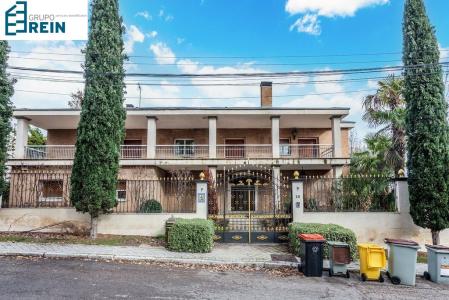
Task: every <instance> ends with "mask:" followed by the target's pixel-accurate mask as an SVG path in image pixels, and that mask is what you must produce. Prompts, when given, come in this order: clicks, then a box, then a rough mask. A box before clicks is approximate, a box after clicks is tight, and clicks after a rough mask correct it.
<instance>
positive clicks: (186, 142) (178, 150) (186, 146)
mask: <svg viewBox="0 0 449 300" xmlns="http://www.w3.org/2000/svg"><path fill="white" fill-rule="evenodd" d="M194 144H195V141H194V140H192V139H179V140H175V146H176V147H175V154H176V155H177V156H193V154H194V153H195V151H194Z"/></svg>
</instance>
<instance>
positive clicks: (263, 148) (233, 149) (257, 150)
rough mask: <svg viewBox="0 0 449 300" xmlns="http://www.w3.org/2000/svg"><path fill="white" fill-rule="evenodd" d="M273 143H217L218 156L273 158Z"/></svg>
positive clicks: (230, 157)
mask: <svg viewBox="0 0 449 300" xmlns="http://www.w3.org/2000/svg"><path fill="white" fill-rule="evenodd" d="M272 149H273V147H272V146H271V145H248V144H242V145H217V158H225V159H239V158H271V157H273V155H272Z"/></svg>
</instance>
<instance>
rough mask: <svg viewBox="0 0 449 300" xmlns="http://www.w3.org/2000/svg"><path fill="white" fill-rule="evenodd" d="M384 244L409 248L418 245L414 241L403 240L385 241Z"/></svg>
mask: <svg viewBox="0 0 449 300" xmlns="http://www.w3.org/2000/svg"><path fill="white" fill-rule="evenodd" d="M385 243H386V244H395V245H401V246H411V247H419V244H418V243H417V242H415V241H411V240H403V239H389V238H386V239H385Z"/></svg>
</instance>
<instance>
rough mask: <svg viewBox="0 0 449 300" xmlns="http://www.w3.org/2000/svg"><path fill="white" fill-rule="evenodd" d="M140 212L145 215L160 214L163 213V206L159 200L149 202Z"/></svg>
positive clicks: (144, 204) (143, 205)
mask: <svg viewBox="0 0 449 300" xmlns="http://www.w3.org/2000/svg"><path fill="white" fill-rule="evenodd" d="M140 212H141V213H144V214H158V213H161V212H162V205H161V204H160V203H159V202H158V201H157V200H154V199H151V200H147V201H145V202H143V203H142V205H141V206H140Z"/></svg>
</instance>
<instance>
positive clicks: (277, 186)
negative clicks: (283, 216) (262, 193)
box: [273, 166, 281, 211]
mask: <svg viewBox="0 0 449 300" xmlns="http://www.w3.org/2000/svg"><path fill="white" fill-rule="evenodd" d="M273 182H274V203H275V207H276V210H277V211H278V210H280V209H281V207H279V204H280V203H281V168H280V167H279V166H273Z"/></svg>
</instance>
